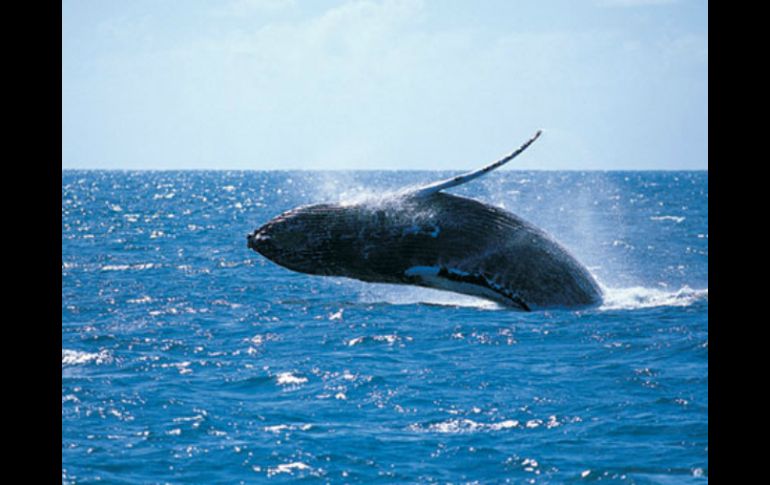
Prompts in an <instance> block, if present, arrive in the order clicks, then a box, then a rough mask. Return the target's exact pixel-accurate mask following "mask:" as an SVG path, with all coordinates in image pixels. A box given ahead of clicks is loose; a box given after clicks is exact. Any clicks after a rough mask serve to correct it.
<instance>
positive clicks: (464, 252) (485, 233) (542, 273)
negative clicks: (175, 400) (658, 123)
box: [247, 131, 602, 311]
mask: <svg viewBox="0 0 770 485" xmlns="http://www.w3.org/2000/svg"><path fill="white" fill-rule="evenodd" d="M540 134H541V132H540V131H538V132H537V133H536V134H535V135H534V136H533V137H532V138H531V139H529V140H528V141H527V142H526V143H524V144H523V145H522V146H521V147H519V148H518V149H517V150H515V151H514V152H512V153H510V154H509V155H507V156H505V157H503V158H501V159H500V160H498V161H496V162H494V163H492V164H490V165H488V166H486V167H484V168H481V169H479V170H476V171H473V172H469V173H466V174H464V175H460V176H457V177H452V178H449V179H446V180H441V181H438V182H434V183H431V184H429V185H426V186H422V187H418V188H414V189H405V190H402V191H401V192H398V193H395V194H393V195H391V196H387V197H383V198H378V199H376V200H370V201H365V202H362V203H355V204H352V203H351V204H316V205H309V206H301V207H297V208H295V209H292V210H290V211H287V212H284V213H283V214H281V215H279V216H277V217H275V218H274V219H273V220H271V221H269V222H267V223H266V224H265V225H263V226H262V227H260V228H258V229H256V230H255V231H254V232H253V233H251V234H249V235H248V236H247V239H248V247H249V248H252V249H254V250H255V251H257V252H259V253H260V254H262V255H263V256H265V257H266V258H268V259H270V260H272V261H273V262H275V263H277V264H279V265H281V266H283V267H285V268H288V269H290V270H293V271H298V272H301V273H308V274H313V275H323V276H343V277H348V278H354V279H357V280H361V281H366V282H371V283H392V284H406V285H417V286H423V287H428V288H434V289H439V290H447V291H453V292H456V293H462V294H467V295H472V296H476V297H481V298H484V299H488V300H492V301H495V302H497V303H501V304H503V305H505V306H507V307H510V308H512V309H516V310H521V311H531V310H536V309H547V308H576V307H584V306H591V305H596V304H598V303H600V302H601V300H602V292H601V289H600V287H599V285H598V284H597V283H596V281H595V280H594V278H593V277H592V276H591V274H590V273H589V272H588V270H587V269H586V268H585V267H584V266H583V265H581V264H580V263H579V262H578V261H577V260H576V259H575V258H574V257H573V256H572V255H571V254H570V253H569V252H568V251H567V250H566V249H565V248H564V247H563V246H561V245H560V244H559V243H558V242H556V240H555V239H554V238H552V237H551V236H550V235H548V234H547V233H545V232H544V231H543V230H541V229H539V228H537V227H535V226H534V225H532V224H531V223H529V222H527V221H525V220H523V219H522V218H520V217H518V216H516V215H514V214H511V213H509V212H507V211H504V210H502V209H500V208H497V207H493V206H491V205H488V204H485V203H482V202H479V201H477V200H473V199H468V198H465V197H459V196H456V195H451V194H447V193H445V192H443V191H444V190H446V189H449V188H451V187H456V186H458V185H461V184H464V183H466V182H469V181H471V180H473V179H476V178H478V177H481V176H482V175H484V174H487V173H489V172H491V171H492V170H494V169H496V168H498V167H500V166H502V165H503V164H505V163H507V162H509V161H510V160H512V159H513V158H515V157H516V156H517V155H519V154H520V153H521V152H523V151H524V150H526V149H527V147H529V145H531V144H532V143H533V142H534V141H535V140H536V139H537V138H538V137H539V136H540Z"/></svg>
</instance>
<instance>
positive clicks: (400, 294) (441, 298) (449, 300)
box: [351, 282, 503, 310]
mask: <svg viewBox="0 0 770 485" xmlns="http://www.w3.org/2000/svg"><path fill="white" fill-rule="evenodd" d="M351 284H357V282H351ZM361 285H362V286H361V289H362V291H361V292H360V295H361V296H360V298H361V300H362V302H364V303H388V304H391V305H417V304H421V303H422V304H427V305H438V306H452V307H468V308H478V309H480V310H499V309H501V308H503V307H502V306H501V305H498V304H497V303H495V302H493V301H489V300H484V299H482V298H475V297H472V296H468V295H461V294H459V293H452V292H448V291H441V290H433V289H429V288H418V287H414V286H408V287H407V286H399V285H387V284H380V283H368V284H367V285H366V286H363V283H362V284H361Z"/></svg>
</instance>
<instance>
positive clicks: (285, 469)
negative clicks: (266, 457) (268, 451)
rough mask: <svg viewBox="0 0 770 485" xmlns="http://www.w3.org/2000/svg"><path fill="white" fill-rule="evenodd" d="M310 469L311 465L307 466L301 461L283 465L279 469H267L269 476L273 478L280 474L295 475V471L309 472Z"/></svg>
mask: <svg viewBox="0 0 770 485" xmlns="http://www.w3.org/2000/svg"><path fill="white" fill-rule="evenodd" d="M309 468H310V465H306V464H305V463H302V462H301V461H296V462H294V463H283V464H281V465H278V466H277V467H271V468H268V469H267V476H268V477H271V476H273V475H277V474H279V473H289V474H291V473H293V472H294V470H308V469H309Z"/></svg>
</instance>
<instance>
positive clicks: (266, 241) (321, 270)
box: [247, 204, 357, 275]
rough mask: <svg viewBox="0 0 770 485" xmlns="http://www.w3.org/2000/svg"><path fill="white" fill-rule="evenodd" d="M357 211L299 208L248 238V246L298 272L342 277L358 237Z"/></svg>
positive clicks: (333, 207) (322, 206) (321, 206)
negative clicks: (343, 269) (344, 265)
mask: <svg viewBox="0 0 770 485" xmlns="http://www.w3.org/2000/svg"><path fill="white" fill-rule="evenodd" d="M356 227H357V224H356V212H355V210H354V208H350V207H343V206H338V205H333V204H318V205H311V206H303V207H298V208H296V209H292V210H290V211H288V212H284V213H283V214H281V215H279V216H277V217H275V218H274V219H272V220H271V221H269V222H267V223H266V224H264V225H263V226H262V227H260V228H258V229H256V230H255V231H254V232H253V233H251V234H249V235H248V236H247V239H248V247H249V248H251V249H253V250H255V251H257V252H258V253H260V254H261V255H263V256H264V257H266V258H268V259H269V260H271V261H273V262H274V263H276V264H279V265H281V266H284V267H286V268H289V269H291V270H294V271H299V272H302V273H310V274H319V275H342V274H344V271H342V270H341V269H340V264H341V262H345V261H351V259H353V254H354V253H355V250H354V248H353V245H354V239H355V238H356V235H357V228H356Z"/></svg>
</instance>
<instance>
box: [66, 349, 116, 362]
mask: <svg viewBox="0 0 770 485" xmlns="http://www.w3.org/2000/svg"><path fill="white" fill-rule="evenodd" d="M91 362H93V363H95V364H97V365H99V364H108V363H110V362H112V355H110V353H109V352H108V351H106V350H101V351H99V352H96V353H94V352H81V351H79V350H68V349H62V351H61V365H62V366H70V365H85V364H90V363H91Z"/></svg>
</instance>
